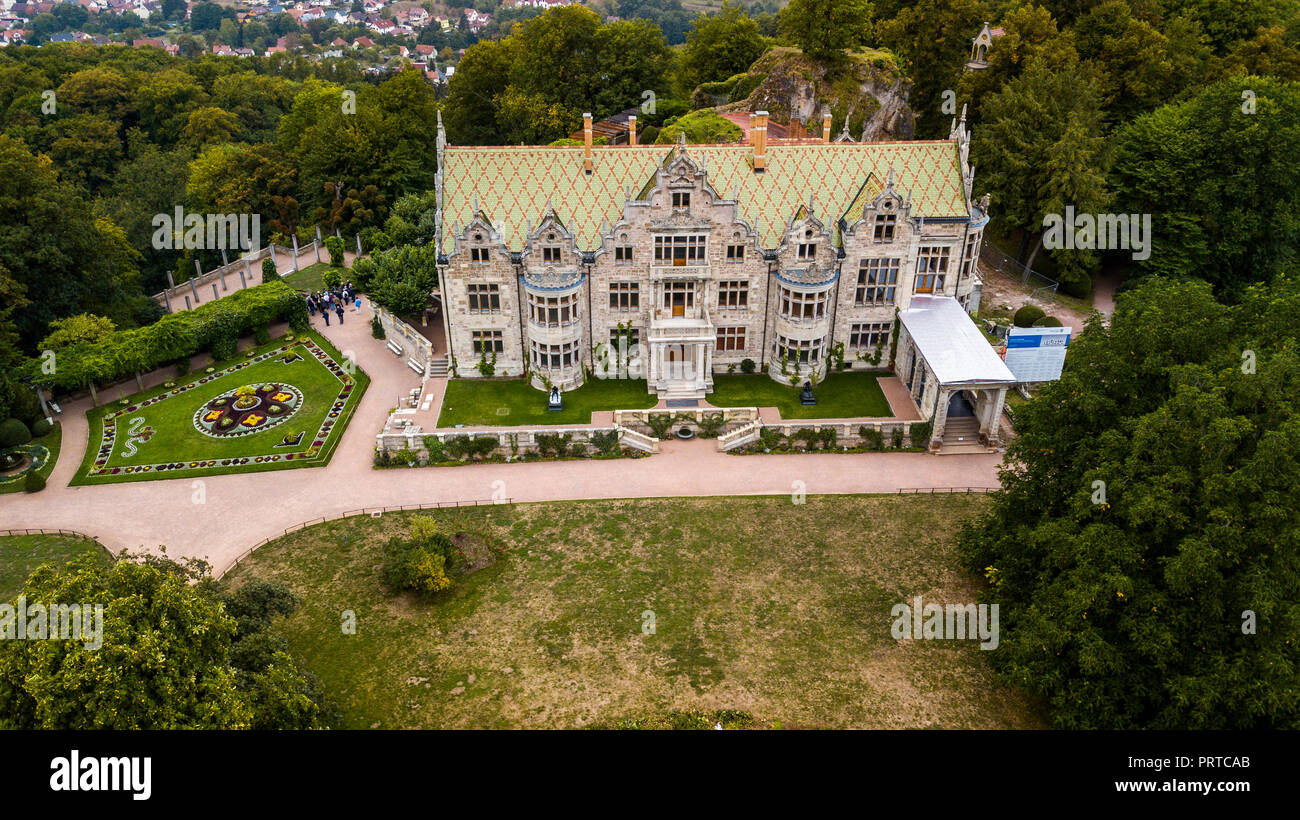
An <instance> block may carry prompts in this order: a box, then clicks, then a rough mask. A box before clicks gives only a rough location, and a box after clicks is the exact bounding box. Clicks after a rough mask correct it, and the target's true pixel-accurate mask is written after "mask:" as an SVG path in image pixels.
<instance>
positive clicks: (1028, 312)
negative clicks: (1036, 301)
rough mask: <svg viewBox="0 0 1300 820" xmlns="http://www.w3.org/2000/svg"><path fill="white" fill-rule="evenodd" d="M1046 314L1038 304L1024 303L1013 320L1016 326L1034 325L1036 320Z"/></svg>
mask: <svg viewBox="0 0 1300 820" xmlns="http://www.w3.org/2000/svg"><path fill="white" fill-rule="evenodd" d="M1046 315H1047V314H1046V313H1044V312H1043V309H1042V308H1040V307H1039V306H1038V305H1024V306H1023V307H1021V308H1020V310H1017V311H1016V315H1015V316H1014V317H1012V319H1011V322H1012V324H1014V325H1015V326H1016V327H1033V326H1034V322H1037V321H1038V320H1039V319H1041V318H1043V317H1044V316H1046Z"/></svg>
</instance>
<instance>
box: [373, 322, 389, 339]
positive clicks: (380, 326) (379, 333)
mask: <svg viewBox="0 0 1300 820" xmlns="http://www.w3.org/2000/svg"><path fill="white" fill-rule="evenodd" d="M370 335H371V336H374V337H375V338H376V339H383V338H386V337H387V336H388V334H387V333H385V332H384V323H383V322H381V321H379V317H378V316H371V317H370Z"/></svg>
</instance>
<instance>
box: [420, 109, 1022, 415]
mask: <svg viewBox="0 0 1300 820" xmlns="http://www.w3.org/2000/svg"><path fill="white" fill-rule="evenodd" d="M591 133H592V130H591V118H590V116H587V117H586V128H585V129H584V134H585V140H584V144H582V145H572V146H554V147H549V146H548V147H522V146H521V147H470V146H464V147H462V146H449V145H447V144H446V138H445V134H444V132H443V130H442V125H441V120H440V121H439V126H438V174H437V188H436V194H437V206H438V235H437V239H436V241H437V243H438V250H439V254H438V268H439V275H440V281H441V292H442V298H443V301H444V310H443V311H442V313H443V320H444V323H445V327H444V329H445V331H446V334H447V337H448V346H449V350H450V352H451V355H452V357H453V360H454V362H455V365H456V367H457V374H458V375H459V376H461V377H476V376H478V375H479V374H478V372H477V370H476V368H475V365H476V364H477V363H478V362H480V361H481V360H483V359H485V358H491V359H492V360H493V361H494V363H495V371H494V372H495V374H496V375H503V376H520V375H529V376H530V377H531V379H532V381H533V384H534V385H535V386H538V387H549V386H551V385H554V386H557V387H559V388H560V389H561V390H567V389H572V388H574V387H576V386H578V385H580V384H582V383H583V381H584V380H585V379H586V378H588V377H589V376H590V374H591V373H592V372H593V371H602V369H607V368H609V367H610V366H611V365H610V363H611V362H614V363H616V365H618V366H621V365H622V364H623V363H624V362H626V361H628V360H631V367H632V368H634V372H633V373H632V375H633V376H635V377H638V378H640V377H644V378H645V379H646V380H647V382H648V389H649V391H650V392H652V393H658V394H659V395H660V396H664V397H668V398H699V397H703V396H704V395H705V394H706V393H707V392H709V390H710V389H711V387H712V383H713V374H714V373H717V372H728V371H729V370H734V371H736V372H738V371H740V370H742V369H749V367H750V365H749V364H748V363H746V360H748V361H749V362H752V366H753V367H754V368H755V369H756V370H757V371H758V372H766V373H767V374H768V375H769V376H770V377H771V378H773V379H775V380H778V381H781V382H783V383H791V382H794V381H796V380H797V381H798V382H799V383H802V382H803V381H812V382H814V383H816V382H817V381H819V380H820V379H821V378H823V377H824V376H825V375H826V373H827V371H828V370H829V369H831V368H833V367H834V366H835V364H836V363H837V361H838V360H839V358H840V357H841V356H842V359H843V361H844V362H845V363H846V364H847V365H849V366H850V367H852V368H854V369H859V370H861V369H872V368H883V367H887V366H888V365H889V363H890V361H891V356H892V359H893V360H894V365H895V370H896V372H897V373H898V374H899V375H900V377H901V378H903V379H904V381H905V383H907V384H908V385H909V387H910V388H911V389H912V391H913V396H914V398H916V400H917V402H918V405H919V406H920V407H921V408H922V411H923V412H925V413H926V414H927V415H928V416H930V417H934V416H936V415H939V414H942V413H944V412H945V411H946V403H945V397H947V396H951V395H955V394H956V393H958V392H960V391H963V390H966V391H967V398H968V399H970V400H972V404H973V405H976V410H977V414H979V415H980V417H981V420H983V419H984V418H985V417H987V418H988V419H990V420H991V419H994V418H996V416H995V415H993V413H994V406H995V405H996V412H997V413H1000V412H1001V404H1002V396H1003V394H1004V393H1005V388H1006V386H1007V385H1008V384H1010V383H1011V382H1012V381H1013V380H1012V378H1011V376H1010V373H1009V371H1007V370H1006V367H1005V365H1002V362H1001V360H1000V359H998V357H997V355H996V353H994V352H993V351H992V349H991V348H990V347H989V345H988V344H987V342H985V341H984V340H983V338H982V336H980V334H979V332H978V330H977V329H976V327H975V325H974V324H973V323H972V322H971V321H970V320H969V319H967V318H966V317H965V315H964V313H965V311H967V310H969V311H971V312H973V311H974V310H975V309H976V308H977V306H978V301H979V295H980V287H981V285H980V278H979V274H978V272H977V269H976V260H977V258H978V256H979V249H980V239H981V235H982V232H983V229H984V226H985V224H986V223H987V221H988V217H987V210H988V202H987V199H985V200H984V201H980V202H977V201H973V200H972V197H971V184H972V180H973V174H972V170H971V167H970V164H969V162H968V156H967V153H968V149H969V145H970V135H969V132H968V130H967V128H966V121H965V112H964V111H963V113H962V116H961V118H960V120H955V121H954V122H953V125H952V129H951V133H950V136H949V138H948V139H947V140H935V141H916V142H881V143H856V142H853V141H852V140H851V139H849V138H848V135H847V133H844V134H841V135H840V136H839V137H838V138H837V139H835V140H832V139H831V138H830V116H829V114H827V115H826V117H825V120H824V124H823V129H822V138H821V139H798V140H772V141H769V140H768V138H767V113H766V112H763V111H758V112H755V113H754V114H752V115H751V117H750V127H749V129H748V132H747V134H746V138H745V140H744V141H743V142H742V143H739V144H726V145H687V144H684V143H680V142H679V143H678V144H676V145H637V144H636V139H635V124H634V123H633V125H632V129H631V138H630V140H629V142H630V144H628V145H617V146H597V145H593V144H592V142H593V141H592V137H591ZM918 300H919V301H918ZM914 302H915V303H916V304H917V307H916V308H915V309H913V305H914ZM954 315H955V316H957V317H959V318H960V319H961V320H962V321H963V322H965V324H966V325H967V327H966V328H962V327H956V328H952V327H951V323H952V317H953V316H954ZM945 327H949V328H950V329H951V332H945V331H944V330H943V328H945ZM894 345H897V346H898V348H899V349H898V351H897V354H896V355H894V351H893V350H892V349H891V348H892V347H893V346H894ZM972 348H974V349H972ZM629 349H630V352H629ZM990 359H991V361H990ZM995 363H996V364H995ZM999 367H1000V369H999ZM964 368H965V369H964ZM967 370H969V372H967ZM905 371H906V372H905ZM606 372H608V371H607V370H606ZM980 391H986V392H987V396H986V398H987V399H988V400H987V401H986V400H985V398H981V396H982V395H984V394H983V393H981V392H980ZM982 426H983V425H982ZM936 432H937V430H936Z"/></svg>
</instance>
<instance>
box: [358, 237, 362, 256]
mask: <svg viewBox="0 0 1300 820" xmlns="http://www.w3.org/2000/svg"><path fill="white" fill-rule="evenodd" d="M357 256H358V257H360V256H361V234H357Z"/></svg>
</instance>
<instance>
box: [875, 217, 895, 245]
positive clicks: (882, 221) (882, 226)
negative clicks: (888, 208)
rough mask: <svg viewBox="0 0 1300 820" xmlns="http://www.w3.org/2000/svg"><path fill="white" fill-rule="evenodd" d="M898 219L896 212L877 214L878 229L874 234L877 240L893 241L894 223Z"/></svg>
mask: <svg viewBox="0 0 1300 820" xmlns="http://www.w3.org/2000/svg"><path fill="white" fill-rule="evenodd" d="M897 220H898V217H896V216H895V215H894V214H877V215H876V230H875V234H874V235H873V238H874V239H875V241H877V242H893V241H894V225H895V223H896V222H897Z"/></svg>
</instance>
